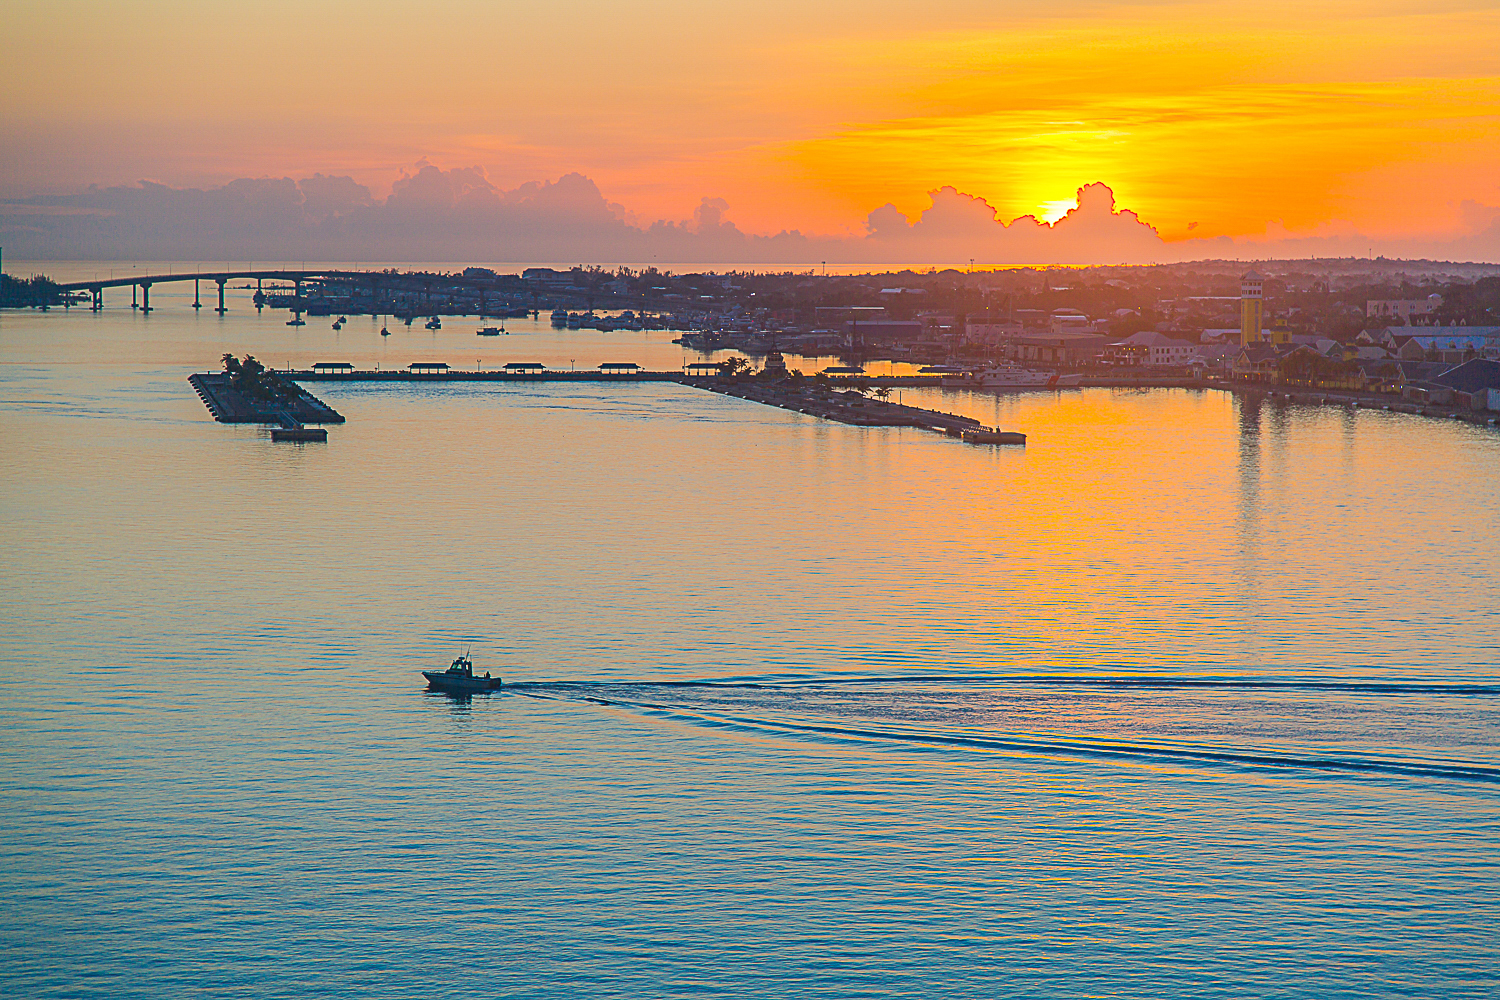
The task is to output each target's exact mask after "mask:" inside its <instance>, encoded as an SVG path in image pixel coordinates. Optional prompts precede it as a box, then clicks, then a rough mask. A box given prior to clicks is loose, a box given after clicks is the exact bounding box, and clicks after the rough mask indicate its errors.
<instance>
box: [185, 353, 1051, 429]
mask: <svg viewBox="0 0 1500 1000" xmlns="http://www.w3.org/2000/svg"><path fill="white" fill-rule="evenodd" d="M272 374H274V375H275V377H276V378H278V379H280V380H281V381H282V382H283V383H285V384H287V385H289V386H294V387H295V388H296V390H297V392H298V393H299V394H300V395H299V397H298V399H297V400H296V401H295V402H296V404H297V406H296V407H291V408H289V407H285V406H276V405H270V404H257V403H256V402H255V401H253V400H250V399H248V398H246V397H245V396H244V395H243V394H242V393H239V392H237V391H235V389H234V388H233V386H232V385H231V384H230V378H229V376H228V375H227V374H225V373H223V372H209V373H204V374H195V375H192V376H190V377H189V379H188V381H190V382H191V383H192V385H193V388H194V389H196V390H197V392H198V395H199V396H200V397H201V398H202V399H203V402H204V405H205V406H207V407H208V409H209V412H211V413H212V414H213V415H214V419H215V420H218V421H220V422H222V423H261V424H278V425H280V426H281V428H282V429H281V430H277V431H273V432H272V438H273V440H310V439H311V438H309V437H303V436H296V435H297V434H298V433H299V432H303V433H306V434H317V433H319V432H317V431H311V430H307V431H305V432H304V431H303V428H302V424H304V423H343V422H344V418H343V417H342V416H341V415H340V414H338V413H337V412H335V411H334V410H333V408H332V407H330V406H328V405H327V404H326V403H324V402H323V401H322V400H319V399H317V398H315V397H314V396H312V395H311V394H310V393H308V392H307V391H306V390H305V389H302V388H301V386H299V385H297V383H299V382H304V381H307V382H377V383H393V384H408V383H412V382H588V383H595V382H674V383H676V384H678V385H686V386H691V387H693V388H695V389H704V390H706V391H709V392H717V393H721V394H723V395H726V396H734V397H736V398H738V399H744V400H748V401H750V402H754V403H761V404H763V405H765V406H774V407H777V408H778V409H783V410H792V411H794V412H797V413H801V414H805V415H807V416H813V417H818V418H819V419H822V420H831V421H834V422H836V423H841V424H849V425H851V426H855V427H917V428H920V429H923V430H929V431H935V432H937V433H940V434H945V435H947V436H948V437H952V438H958V439H960V440H962V441H965V442H968V443H970V444H991V445H1012V444H1025V443H1026V435H1025V434H1021V433H1018V432H1015V431H1001V430H998V429H996V428H991V427H986V426H984V425H983V424H981V423H980V422H979V421H978V420H975V419H974V418H972V417H964V416H959V415H957V414H953V413H943V412H941V411H939V410H928V409H923V408H922V407H918V406H905V405H903V404H901V403H892V402H890V401H889V399H886V398H880V397H881V396H889V394H890V392H889V390H890V387H891V386H912V387H916V386H924V385H935V384H937V380H936V379H934V378H931V377H928V376H885V377H881V378H870V379H865V378H860V379H816V378H794V379H791V378H789V379H776V380H765V379H755V378H746V377H738V378H736V377H729V376H723V375H707V374H696V373H683V372H668V371H647V370H645V369H642V368H640V367H639V366H636V365H633V364H628V363H608V364H604V365H600V366H599V368H598V369H590V370H586V371H553V370H551V369H548V368H546V367H545V366H543V365H541V364H539V363H535V362H511V363H510V364H508V365H506V366H505V367H503V368H498V369H492V370H489V371H485V370H482V369H474V370H461V369H455V368H451V367H449V366H448V365H446V364H444V363H442V362H417V363H414V364H412V365H410V366H408V367H406V368H398V369H395V370H389V371H380V370H360V369H356V368H354V366H353V365H351V364H348V363H346V362H322V363H319V364H316V365H314V366H313V367H311V368H306V369H285V370H280V371H276V372H274V373H272ZM870 391H873V392H874V393H876V394H877V398H874V399H871V398H868V397H867V396H866V395H865V393H866V392H870ZM293 409H295V410H296V412H292V411H293ZM319 430H320V431H321V429H319ZM321 434H322V436H320V437H317V438H316V439H317V440H326V431H322V432H321Z"/></svg>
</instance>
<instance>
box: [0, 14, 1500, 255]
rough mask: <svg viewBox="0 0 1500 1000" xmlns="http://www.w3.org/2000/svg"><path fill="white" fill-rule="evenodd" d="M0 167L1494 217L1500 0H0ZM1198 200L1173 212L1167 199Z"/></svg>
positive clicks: (1227, 220) (1243, 230)
mask: <svg viewBox="0 0 1500 1000" xmlns="http://www.w3.org/2000/svg"><path fill="white" fill-rule="evenodd" d="M0 28H3V36H4V38H5V39H6V41H5V58H4V60H3V61H0V98H3V99H0V132H3V134H4V136H5V141H4V143H3V144H0V198H5V199H21V198H28V197H32V196H35V195H39V194H62V193H67V192H70V191H76V190H78V189H79V188H82V187H84V186H86V185H90V184H100V185H115V184H133V183H135V182H137V181H141V180H154V181H158V182H161V183H165V184H168V185H173V186H209V185H218V184H223V183H225V182H227V181H229V180H232V179H235V178H240V177H283V176H286V177H294V178H301V177H306V176H310V175H311V174H313V173H315V172H322V173H325V174H335V175H349V176H352V177H353V178H355V179H356V180H357V181H359V182H361V183H363V184H365V185H366V186H368V187H369V188H370V189H371V190H372V191H373V192H375V193H376V195H377V196H384V195H385V194H387V193H389V191H390V190H391V186H392V184H393V182H395V181H396V180H397V179H398V178H400V177H401V176H402V174H403V173H407V174H410V173H412V172H414V171H415V170H416V169H417V168H418V167H419V166H420V165H421V164H423V163H431V164H434V165H437V166H439V167H442V168H445V169H447V168H455V167H480V168H482V169H483V171H484V172H485V174H486V175H487V177H488V178H489V180H490V181H491V182H493V183H494V184H496V185H497V186H500V187H507V188H509V187H515V186H516V185H519V184H522V183H524V182H527V181H537V180H542V181H545V180H555V179H557V178H558V177H560V176H562V175H563V174H566V173H569V172H574V171H576V172H579V173H582V174H584V175H586V176H587V177H589V178H591V179H592V180H593V181H595V182H596V183H597V184H598V186H599V189H600V190H601V192H602V193H603V195H604V196H605V197H606V198H607V199H608V200H609V201H611V202H613V203H616V204H617V205H619V206H621V209H620V211H621V212H622V213H623V214H624V215H625V217H626V218H627V219H629V220H631V221H633V222H636V223H638V224H644V223H650V222H652V221H654V220H656V219H662V218H665V219H674V220H681V219H687V218H689V217H690V216H691V215H692V213H693V210H694V208H695V207H696V206H698V205H699V204H700V203H701V202H702V200H703V199H704V198H705V197H708V198H722V199H724V200H725V201H726V202H727V203H728V205H729V208H728V210H727V211H726V213H725V214H726V218H728V219H730V220H732V221H733V222H734V223H736V224H737V225H738V226H739V227H740V228H741V229H743V230H745V231H747V232H752V233H774V232H776V231H778V230H781V229H800V230H801V231H803V232H804V233H816V234H820V235H830V236H836V235H844V234H851V235H852V234H861V233H863V232H864V228H865V220H866V217H867V216H868V214H869V213H870V212H871V211H872V210H874V209H877V208H879V207H880V206H881V205H884V204H886V203H888V202H889V203H893V204H894V205H895V206H896V207H897V208H898V209H900V210H901V211H902V212H904V213H907V214H914V213H917V212H919V211H920V210H921V209H923V208H924V207H926V206H927V204H928V200H929V199H928V192H930V191H932V190H934V189H936V188H939V187H941V186H943V185H953V186H955V187H957V188H958V189H959V190H960V191H962V192H965V193H969V194H974V195H978V196H981V197H984V198H985V199H987V200H988V202H989V203H990V204H991V205H992V206H994V207H995V208H996V209H997V210H998V212H999V214H1000V216H1001V218H1002V219H1005V220H1009V219H1011V218H1014V217H1016V216H1020V215H1024V214H1036V215H1039V216H1042V217H1045V218H1049V219H1051V218H1055V217H1057V216H1058V215H1060V214H1061V213H1062V212H1063V211H1064V210H1066V208H1067V207H1069V206H1071V205H1072V204H1073V199H1074V196H1075V193H1076V191H1077V190H1078V188H1079V187H1081V186H1082V185H1084V184H1088V183H1090V182H1095V181H1102V182H1104V183H1106V184H1108V185H1110V186H1111V187H1112V188H1113V190H1114V192H1115V196H1116V198H1117V200H1118V203H1119V205H1120V206H1122V207H1126V208H1129V209H1131V210H1133V211H1135V212H1137V213H1139V215H1140V216H1141V218H1142V219H1144V220H1146V221H1147V222H1149V223H1150V224H1152V225H1154V226H1156V227H1157V229H1158V230H1159V232H1160V233H1161V235H1162V237H1163V238H1165V239H1167V240H1169V241H1172V240H1181V239H1186V238H1188V237H1189V236H1191V237H1195V238H1196V237H1205V236H1208V237H1212V236H1221V235H1228V236H1235V237H1244V236H1250V237H1256V236H1260V237H1264V236H1266V235H1268V234H1269V235H1271V236H1275V235H1278V234H1282V233H1284V232H1287V233H1290V234H1293V235H1316V234H1329V233H1350V232H1356V231H1357V232H1359V233H1362V234H1365V235H1368V236H1371V237H1391V236H1412V235H1419V236H1434V237H1435V236H1447V235H1462V234H1464V233H1467V232H1475V231H1478V229H1480V228H1483V227H1484V226H1486V225H1489V224H1490V222H1491V221H1492V219H1493V217H1494V216H1496V215H1500V209H1496V208H1495V207H1496V206H1500V0H1323V2H1319V3H1306V2H1297V3H1292V2H1277V0H1262V2H1254V3H1252V2H1242V0H1178V2H1158V3H1149V2H1141V3H1126V2H1117V0H1052V2H1049V3H1045V4H1044V3H1035V2H1016V0H988V2H977V0H925V2H921V3H906V2H896V0H860V2H855V3H845V2H824V3H819V4H810V3H806V2H799V3H788V2H781V0H757V2H753V3H731V2H724V3H714V4H705V3H701V2H691V3H689V2H676V0H667V2H656V3H605V2H584V0H571V2H570V0H548V2H545V3H540V2H538V3H532V2H524V3H523V2H512V3H481V2H478V0H474V2H430V3H424V4H409V3H399V4H398V3H381V2H375V0H363V2H358V3H355V2H341V3H332V2H324V3H317V2H299V3H280V2H263V3H259V4H256V5H253V6H250V7H246V6H242V5H230V4H221V3H205V2H180V3H173V2H132V3H123V2H106V0H92V2H89V0H85V2H72V3H51V2H49V3H40V2H32V0H11V2H8V3H6V4H5V5H4V6H3V9H0ZM1190 227H1191V228H1190Z"/></svg>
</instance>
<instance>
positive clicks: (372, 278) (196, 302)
mask: <svg viewBox="0 0 1500 1000" xmlns="http://www.w3.org/2000/svg"><path fill="white" fill-rule="evenodd" d="M501 277H502V276H499V275H484V276H476V277H472V278H467V277H464V276H463V275H459V274H425V273H407V274H402V273H399V272H396V271H347V270H340V269H337V268H298V269H289V268H273V269H260V270H254V269H252V270H237V271H236V270H223V271H177V272H169V273H166V274H137V275H130V276H129V277H124V278H93V279H91V280H88V281H70V282H64V283H59V285H58V287H59V288H61V289H62V290H63V291H64V292H74V293H76V292H88V293H89V299H90V303H91V305H90V308H91V309H93V311H94V312H98V311H100V310H101V309H103V308H104V290H105V289H106V288H125V287H127V286H128V287H131V288H133V289H136V288H138V289H139V290H140V304H139V308H140V309H141V310H142V311H143V312H148V313H149V312H151V287H152V286H153V285H164V284H168V283H171V282H174V281H191V282H193V308H194V309H201V308H203V303H202V300H201V296H200V295H199V287H200V285H201V284H202V282H205V281H212V282H214V283H215V284H216V285H218V286H219V305H218V307H217V308H216V309H215V310H214V311H215V312H217V313H218V314H219V315H221V316H222V315H224V313H226V312H228V311H229V310H228V309H227V308H225V306H224V286H225V285H227V284H228V283H229V282H231V281H239V280H245V279H250V278H253V279H255V281H256V284H257V290H259V284H260V283H261V282H262V281H266V280H270V281H290V282H292V283H293V284H295V285H296V298H297V299H298V300H300V299H301V298H302V285H303V283H304V282H312V283H326V282H333V281H341V282H348V283H351V284H362V285H368V286H370V289H371V292H372V294H373V295H375V296H376V297H377V298H378V296H379V294H380V292H381V291H382V290H389V291H409V292H410V291H420V292H423V293H424V294H425V295H426V296H427V297H428V300H429V305H430V300H431V296H432V289H433V288H434V287H443V288H455V287H457V288H467V289H475V290H478V291H479V293H480V311H481V312H483V311H484V294H485V293H486V292H487V291H488V290H490V289H492V288H494V287H495V285H496V283H497V279H500V278H501ZM505 277H506V278H509V276H505ZM509 280H522V279H509Z"/></svg>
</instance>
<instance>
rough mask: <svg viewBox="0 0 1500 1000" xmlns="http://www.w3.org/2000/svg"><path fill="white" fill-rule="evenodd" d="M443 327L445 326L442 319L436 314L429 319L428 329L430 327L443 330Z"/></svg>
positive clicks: (430, 328)
mask: <svg viewBox="0 0 1500 1000" xmlns="http://www.w3.org/2000/svg"><path fill="white" fill-rule="evenodd" d="M442 328H443V321H442V320H440V319H438V318H437V317H436V316H434V317H432V319H430V320H428V321H427V329H429V330H441V329H442Z"/></svg>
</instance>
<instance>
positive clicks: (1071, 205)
mask: <svg viewBox="0 0 1500 1000" xmlns="http://www.w3.org/2000/svg"><path fill="white" fill-rule="evenodd" d="M1037 207H1038V208H1039V209H1040V211H1038V212H1037V213H1036V214H1037V217H1038V218H1039V219H1042V220H1044V221H1046V222H1056V221H1057V220H1058V219H1061V218H1062V217H1063V216H1065V215H1067V214H1068V213H1069V212H1070V211H1072V210H1073V209H1075V208H1077V207H1078V201H1077V200H1076V199H1074V198H1067V199H1065V200H1063V201H1044V202H1042V203H1041V205H1039V206H1037Z"/></svg>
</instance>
